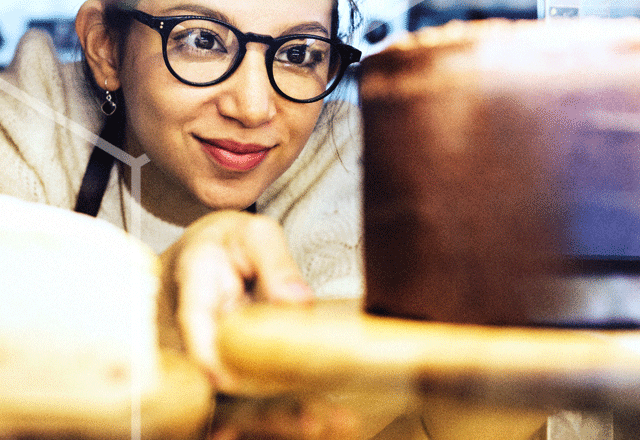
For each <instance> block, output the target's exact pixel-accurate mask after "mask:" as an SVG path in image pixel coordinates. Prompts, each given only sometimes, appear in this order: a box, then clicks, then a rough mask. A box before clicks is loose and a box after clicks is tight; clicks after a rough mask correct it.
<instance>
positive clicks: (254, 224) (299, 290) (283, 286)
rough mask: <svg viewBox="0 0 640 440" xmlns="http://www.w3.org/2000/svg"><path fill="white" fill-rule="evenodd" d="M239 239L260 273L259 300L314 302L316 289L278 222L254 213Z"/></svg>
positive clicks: (258, 275) (257, 287)
mask: <svg viewBox="0 0 640 440" xmlns="http://www.w3.org/2000/svg"><path fill="white" fill-rule="evenodd" d="M239 239H240V242H239V246H240V247H241V249H240V253H241V254H243V255H246V258H248V259H249V261H250V264H251V266H252V267H253V270H254V273H255V274H256V290H255V293H256V295H257V298H258V299H262V300H267V301H270V302H285V303H309V302H311V301H313V292H312V290H311V288H310V287H309V285H308V284H307V283H306V281H305V280H304V278H303V277H302V274H301V273H300V270H299V268H298V265H297V264H296V262H295V260H294V259H293V257H292V256H291V253H290V251H289V247H288V245H287V241H286V238H285V236H284V233H283V231H282V229H281V227H280V225H278V223H276V222H275V221H273V220H271V219H269V218H267V217H261V216H254V217H253V218H252V219H251V220H250V221H248V223H247V225H246V227H244V228H243V229H242V233H241V235H240V237H239Z"/></svg>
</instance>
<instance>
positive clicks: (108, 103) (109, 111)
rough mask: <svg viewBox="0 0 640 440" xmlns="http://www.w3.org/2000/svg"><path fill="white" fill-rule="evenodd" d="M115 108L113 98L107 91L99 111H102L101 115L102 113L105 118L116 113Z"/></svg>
mask: <svg viewBox="0 0 640 440" xmlns="http://www.w3.org/2000/svg"><path fill="white" fill-rule="evenodd" d="M117 108H118V106H117V105H116V103H115V102H113V96H112V95H111V92H110V91H108V90H107V93H106V96H105V101H104V102H103V103H102V106H101V107H100V110H102V113H104V114H105V115H106V116H111V115H113V114H114V113H115V112H116V109H117Z"/></svg>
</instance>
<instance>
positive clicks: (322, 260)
mask: <svg viewBox="0 0 640 440" xmlns="http://www.w3.org/2000/svg"><path fill="white" fill-rule="evenodd" d="M99 105H100V103H99V102H97V101H96V100H95V98H93V97H91V96H90V93H89V92H88V90H87V88H86V85H85V83H84V78H83V75H82V73H81V69H80V68H79V65H78V64H61V63H60V62H59V61H58V59H57V57H56V54H55V50H54V48H53V47H52V45H51V42H50V38H49V37H48V36H47V35H46V34H43V33H39V32H29V33H27V34H26V35H25V36H24V37H23V39H22V41H21V42H20V44H19V46H18V49H17V52H16V56H15V59H14V61H13V62H12V64H11V65H10V66H9V67H8V68H7V69H6V70H5V71H4V72H2V73H1V74H0V193H4V194H8V195H11V196H14V197H17V198H20V199H24V200H28V201H33V202H40V203H46V204H50V205H54V206H58V207H63V208H66V209H73V207H74V206H75V201H76V197H77V193H78V191H79V189H80V185H81V182H82V177H83V175H84V172H85V168H86V165H87V162H88V159H89V155H90V154H91V151H92V149H93V142H95V140H96V139H97V138H95V134H98V133H100V130H101V127H102V124H103V116H102V114H101V112H100V110H99ZM328 105H336V104H335V103H333V104H328ZM334 124H335V125H334V130H333V131H331V130H329V127H328V126H327V123H326V122H325V123H323V122H322V120H321V122H320V123H319V124H318V127H317V128H316V130H315V131H314V133H313V135H312V137H311V139H310V140H309V142H308V144H307V145H306V147H305V148H304V150H303V152H302V154H301V155H300V157H299V158H298V159H297V160H296V162H295V163H294V164H293V166H292V167H291V168H290V169H289V170H288V171H287V172H286V173H285V174H284V175H283V176H281V178H279V179H278V180H277V181H276V182H275V183H274V184H273V185H272V186H271V187H270V188H269V189H268V190H267V191H266V192H265V194H263V195H262V197H261V198H260V199H259V200H258V203H257V206H258V212H260V213H263V214H266V215H268V216H271V217H273V218H274V219H276V220H278V221H279V222H280V224H281V225H282V226H283V228H284V231H285V234H286V236H287V238H288V240H289V245H290V247H291V250H292V252H293V255H294V258H295V259H296V261H297V262H298V264H299V265H300V267H301V269H302V271H303V274H304V276H305V277H306V279H307V280H308V282H309V283H310V284H311V286H312V287H313V288H314V290H315V291H316V294H317V295H318V296H319V297H321V298H327V297H358V296H360V295H361V294H362V286H363V283H362V264H361V247H362V231H361V216H360V204H361V203H360V182H361V172H360V154H361V152H360V145H361V142H360V139H361V134H360V120H359V114H358V112H357V109H355V107H354V106H351V105H348V104H345V105H343V106H341V110H340V112H339V113H338V115H337V117H336V118H335V121H334ZM92 137H94V139H93V140H92ZM118 174H119V172H118V170H117V168H116V169H114V171H113V172H112V175H111V179H110V183H109V186H108V188H107V192H106V194H105V197H104V200H103V203H102V206H101V210H100V212H99V214H98V217H99V218H102V219H105V220H107V221H109V222H111V223H113V224H115V225H117V226H119V227H122V228H123V229H125V230H128V229H129V225H131V222H130V220H131V212H132V204H136V203H137V202H136V201H135V199H134V198H133V197H132V196H131V194H130V193H129V192H128V190H127V189H126V187H125V186H124V185H123V184H121V182H122V179H120V177H119V175H118ZM136 209H141V210H142V215H141V225H140V229H141V230H140V235H141V236H140V237H139V238H141V239H142V240H143V241H144V242H145V243H147V244H148V245H149V246H151V248H152V249H154V250H155V251H156V252H158V253H160V252H162V251H163V250H164V249H166V248H167V247H168V246H169V245H171V244H172V243H173V242H174V241H175V240H177V239H178V238H179V237H180V236H181V235H182V233H183V231H184V229H183V228H182V227H179V226H177V225H174V224H170V223H168V222H166V221H164V220H163V219H162V218H159V217H156V216H154V215H153V214H151V213H149V212H147V211H145V210H144V209H143V208H141V207H139V206H137V205H136ZM137 212H139V211H137ZM43 221H45V219H43Z"/></svg>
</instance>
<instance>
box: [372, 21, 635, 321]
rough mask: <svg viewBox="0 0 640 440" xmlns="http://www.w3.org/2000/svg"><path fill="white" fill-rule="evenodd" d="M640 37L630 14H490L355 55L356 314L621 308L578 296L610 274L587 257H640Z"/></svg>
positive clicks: (468, 316) (493, 314) (472, 314)
mask: <svg viewBox="0 0 640 440" xmlns="http://www.w3.org/2000/svg"><path fill="white" fill-rule="evenodd" d="M639 48H640V22H638V21H636V20H635V19H624V20H610V21H609V20H569V21H562V22H560V23H559V24H558V23H555V24H554V23H544V22H542V21H507V20H500V19H495V20H486V21H479V22H451V23H449V24H447V25H444V26H441V27H434V28H426V29H425V30H423V31H420V32H418V33H414V34H410V35H408V36H407V37H406V38H405V39H404V40H402V41H400V42H398V43H396V44H395V45H394V46H392V47H390V48H388V49H387V50H385V51H383V52H381V53H379V54H376V55H373V56H371V57H369V58H367V59H365V60H364V61H363V63H362V72H361V77H360V98H361V104H362V110H363V117H364V127H365V195H364V206H365V214H364V215H365V249H366V251H365V260H366V281H367V293H366V300H365V307H366V310H367V311H368V312H370V313H375V314H383V315H393V316H403V317H412V318H419V319H430V320H437V321H446V322H463V323H475V324H507V325H537V324H552V325H574V324H577V325H591V324H594V323H595V324H597V325H599V324H602V323H612V322H618V321H625V322H626V321H627V320H629V319H630V318H629V316H626V315H625V313H626V312H625V311H620V310H613V309H611V307H609V308H608V309H607V310H606V311H605V312H602V313H600V312H598V313H600V314H598V313H595V312H593V310H591V309H590V308H589V307H588V305H585V304H587V303H588V302H589V301H590V300H587V299H585V292H587V291H593V290H594V289H592V287H593V286H595V285H597V284H598V283H602V282H604V283H607V282H609V281H608V280H609V278H607V277H604V278H603V276H602V274H597V273H594V272H593V271H592V272H589V270H587V272H589V273H585V272H584V270H583V269H584V268H585V267H586V266H588V263H589V262H590V261H608V260H615V258H614V257H617V256H620V257H621V261H626V262H631V263H632V264H631V266H633V263H634V262H635V261H636V260H637V256H638V255H640V242H639V239H640V238H639V237H640V202H639V201H640V197H638V195H639V194H640V150H638V144H639V143H640V136H638V133H637V131H638V129H637V127H640V114H639V113H638V111H639V106H640V56H639V55H638V50H639ZM614 211H615V212H616V213H618V214H620V215H619V216H618V217H617V218H618V219H620V218H622V219H623V220H621V222H622V223H619V224H616V223H615V221H613V223H611V221H610V220H609V217H607V215H609V214H610V213H611V212H614ZM589 219H591V220H593V221H591V220H589ZM594 219H595V220H594ZM590 228H592V229H590ZM619 235H622V237H619ZM594 237H599V238H598V239H594ZM598 240H600V241H598ZM616 240H617V241H616ZM633 267H635V266H633ZM636 269H637V267H636ZM596 272H597V271H596ZM608 275H610V274H608ZM608 275H607V276H608ZM627 275H628V274H626V275H624V276H625V277H627V278H626V279H631V278H628V276H627ZM632 278H633V277H632ZM603 280H604V281H603ZM633 283H635V285H637V281H635V279H633ZM633 283H632V284H633ZM585 286H591V287H589V288H585ZM596 290H597V289H596ZM600 290H601V292H600V294H599V295H600V297H604V298H605V300H607V295H608V294H607V293H606V290H607V289H606V288H604V291H603V290H602V289H600ZM603 292H604V293H603ZM587 293H588V292H587ZM631 295H632V296H634V295H635V296H634V298H635V300H634V301H636V300H638V298H640V296H639V295H638V289H637V288H635V290H634V289H633V288H632V289H631ZM600 299H602V298H600ZM605 308H606V307H605Z"/></svg>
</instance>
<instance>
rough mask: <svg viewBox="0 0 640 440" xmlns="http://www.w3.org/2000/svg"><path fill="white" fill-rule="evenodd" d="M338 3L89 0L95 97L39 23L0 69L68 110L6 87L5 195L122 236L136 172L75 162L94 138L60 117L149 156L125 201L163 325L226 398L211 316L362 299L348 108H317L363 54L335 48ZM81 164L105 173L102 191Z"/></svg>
mask: <svg viewBox="0 0 640 440" xmlns="http://www.w3.org/2000/svg"><path fill="white" fill-rule="evenodd" d="M351 7H352V8H353V7H354V5H351ZM337 10H338V6H337V2H335V1H332V0H296V1H293V0H285V1H278V2H265V1H263V0H243V1H242V2H238V1H237V0H216V1H211V0H190V1H189V2H185V1H181V0H154V1H151V0H141V1H128V2H126V1H113V0H89V1H87V2H85V3H84V4H83V5H82V7H81V9H80V11H79V13H78V16H77V20H76V30H77V33H78V36H79V40H80V43H81V45H82V49H83V53H84V56H85V58H86V63H87V66H88V72H90V76H91V78H89V79H90V80H91V81H93V82H94V83H95V86H97V87H99V89H98V91H99V93H100V100H99V101H98V102H96V100H95V98H94V97H92V96H91V94H90V93H89V92H88V91H87V87H86V86H85V84H84V79H83V78H82V77H81V75H78V69H77V67H75V66H71V65H61V64H59V62H58V61H57V60H56V58H55V55H54V52H53V50H52V48H51V47H50V43H48V40H47V39H45V38H44V37H43V36H42V35H39V34H29V35H27V36H26V37H25V38H24V39H23V41H22V42H21V44H20V46H19V48H18V50H17V54H16V58H15V60H14V62H13V63H12V64H11V66H9V68H7V69H6V71H5V72H3V74H2V79H3V81H4V82H3V84H5V85H6V84H11V85H12V86H17V88H18V89H19V90H20V91H22V92H24V93H25V94H26V95H28V96H29V97H32V98H35V99H36V100H37V102H38V103H40V104H42V108H44V109H45V110H46V109H48V108H51V109H54V110H55V111H58V112H60V113H62V116H63V119H64V120H63V121H62V122H61V119H60V118H58V119H55V120H54V119H52V118H51V117H50V115H47V112H46V111H42V108H39V107H38V105H39V104H38V105H36V106H35V107H34V106H33V105H31V106H28V105H25V102H24V101H21V100H20V99H16V98H14V97H9V96H7V95H3V97H2V100H1V101H0V123H1V124H2V127H3V130H2V133H1V134H0V157H2V159H1V160H2V163H1V166H0V193H4V194H8V195H12V196H15V197H18V198H21V199H25V200H30V201H35V202H42V203H47V204H51V205H56V206H60V207H64V208H68V209H74V207H75V208H77V209H78V210H80V211H83V212H90V211H91V209H95V208H96V207H97V208H98V211H97V216H98V217H100V218H103V219H105V220H108V221H109V222H111V223H114V224H116V225H118V226H120V227H122V228H124V229H125V230H129V228H130V225H131V221H132V214H131V212H132V208H131V206H130V205H131V204H132V203H133V204H136V203H137V202H138V201H137V200H136V199H135V198H134V197H132V195H131V167H129V166H118V167H115V168H114V170H113V171H111V172H110V168H109V163H108V162H109V161H108V160H106V161H105V158H104V157H102V158H100V157H98V159H94V160H92V162H91V164H90V166H89V167H87V163H88V162H89V159H90V155H91V153H92V150H93V145H91V143H89V142H87V141H86V139H83V138H81V137H79V136H78V135H77V133H78V131H77V130H76V131H75V132H74V130H72V129H71V128H70V127H75V125H74V124H79V125H80V126H81V127H83V128H86V129H88V130H89V131H91V132H93V133H102V135H103V136H104V137H105V138H107V140H109V141H111V142H113V143H116V144H119V145H118V146H119V147H121V148H122V149H123V150H124V151H125V152H126V153H127V154H129V155H130V156H131V157H134V158H138V157H143V156H144V155H146V157H148V158H149V159H150V162H149V163H148V164H146V165H144V166H143V167H142V180H141V185H142V186H141V194H142V197H141V199H140V205H141V210H140V211H136V212H141V219H140V223H141V235H142V236H141V238H142V240H143V241H145V242H147V243H148V244H149V245H150V246H151V247H152V248H153V249H154V250H156V251H157V252H158V253H161V261H162V262H163V273H162V281H163V291H164V292H163V293H164V296H165V297H166V298H167V299H168V301H167V307H168V310H170V313H167V315H166V317H167V320H168V321H171V322H172V321H174V320H175V321H176V324H177V325H175V326H174V327H171V328H172V329H173V330H174V331H172V332H166V333H165V334H164V336H163V337H164V340H165V343H167V344H175V345H179V346H183V347H185V348H186V351H187V352H188V353H189V354H190V355H191V356H193V357H194V358H195V359H196V360H197V361H198V362H199V363H200V364H201V365H202V366H203V368H205V369H206V371H207V372H208V373H209V375H210V376H211V378H212V381H213V384H214V386H215V387H216V389H217V390H219V391H222V392H226V393H234V392H236V391H238V389H239V388H241V384H238V383H237V381H236V380H235V379H234V378H233V377H231V376H230V375H229V374H227V373H225V372H224V371H223V369H222V368H221V366H220V365H219V363H218V361H217V357H216V354H215V352H214V350H213V346H214V344H213V340H214V336H215V322H216V319H217V317H218V316H219V315H220V314H222V313H225V312H227V311H228V310H230V309H233V308H234V307H236V306H237V305H238V304H242V303H244V302H246V301H248V300H250V299H251V298H258V299H261V300H268V301H275V302H294V303H301V304H304V303H309V302H310V301H312V299H313V294H312V292H314V291H315V293H316V294H319V295H340V296H345V295H351V296H356V295H359V294H360V289H361V287H360V284H359V283H360V265H359V247H360V228H359V224H358V220H359V215H358V210H357V208H358V196H357V194H358V184H359V172H358V168H357V162H358V155H359V152H358V148H357V146H358V137H357V136H358V134H357V124H356V121H357V119H350V116H349V112H348V111H347V110H348V109H346V108H343V109H340V108H338V107H336V106H334V105H332V104H324V102H323V97H324V95H325V91H327V92H328V91H330V90H331V88H332V87H333V86H332V84H333V83H334V82H335V81H334V80H339V79H340V76H341V75H342V73H344V71H345V69H346V67H347V66H348V65H349V64H350V63H352V62H355V61H357V60H358V57H359V53H358V51H356V50H355V49H353V48H349V47H347V46H344V45H341V44H338V40H337V35H338V28H339V23H338V13H337ZM158 17H160V18H158ZM185 17H190V18H188V19H186V18H185ZM294 35H297V36H296V37H292V36H294ZM265 61H266V62H265ZM103 113H104V114H105V115H107V116H104V115H103ZM105 121H106V125H105ZM352 122H353V124H351V123H352ZM103 127H104V130H103ZM331 128H333V130H331ZM101 130H103V131H102V132H101ZM94 156H100V154H99V153H96V154H95V155H94ZM94 156H92V157H94ZM102 156H104V155H102ZM92 168H94V169H95V168H97V169H98V173H97V174H98V175H99V174H100V172H102V173H103V174H106V176H107V180H106V188H105V191H104V196H103V195H102V193H101V191H94V189H92V188H91V179H92V178H94V177H93V174H92V171H90V170H91V169H92ZM105 170H106V171H105ZM85 171H86V173H85ZM109 172H110V174H109ZM85 174H86V175H85ZM83 178H84V184H83ZM79 194H80V195H79ZM92 205H93V208H92ZM87 207H89V208H87ZM243 210H256V211H258V212H259V213H263V214H265V215H264V216H254V215H251V214H249V213H246V212H241V211H243ZM278 223H280V225H278ZM281 228H283V229H281ZM172 338H174V339H172Z"/></svg>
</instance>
